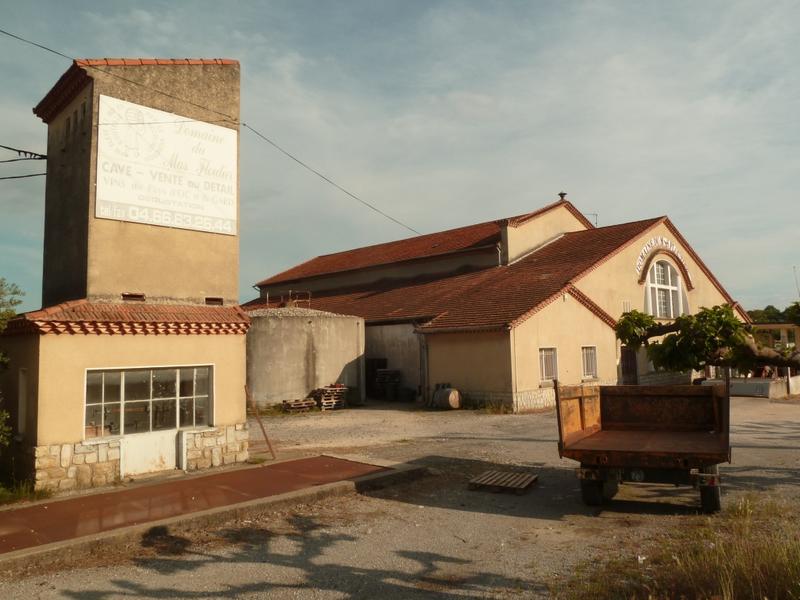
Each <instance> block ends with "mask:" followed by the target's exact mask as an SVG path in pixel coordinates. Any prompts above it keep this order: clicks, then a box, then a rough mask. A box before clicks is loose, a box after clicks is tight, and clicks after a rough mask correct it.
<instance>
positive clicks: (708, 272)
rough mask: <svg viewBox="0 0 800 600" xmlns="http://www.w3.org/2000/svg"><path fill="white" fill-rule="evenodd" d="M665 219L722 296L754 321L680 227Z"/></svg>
mask: <svg viewBox="0 0 800 600" xmlns="http://www.w3.org/2000/svg"><path fill="white" fill-rule="evenodd" d="M663 219H664V225H665V226H666V228H667V229H669V231H670V233H671V234H672V235H674V236H675V237H676V238H678V241H679V242H680V243H681V244H683V246H684V247H685V248H686V250H687V251H688V252H689V254H691V256H692V258H693V259H694V261H695V262H696V263H697V265H698V266H699V267H700V270H701V271H702V272H703V274H705V276H706V277H708V278H709V279H710V280H711V283H713V284H714V287H716V288H717V290H719V293H720V294H722V297H723V298H725V300H726V301H727V302H728V304H730V305H731V306H732V307H734V309H735V310H738V311H739V314H740V315H741V316H742V318H744V319H745V321H746V322H747V323H750V322H752V321H751V319H750V315H748V314H747V311H746V310H744V309H743V308H742V307H741V305H740V304H739V303H738V302H736V300H734V299H733V297H732V296H731V295H730V294H729V293H728V291H727V290H726V289H725V288H724V287H723V286H722V284H721V283H720V281H719V280H718V279H717V278H716V277H715V276H714V274H713V273H712V272H711V269H709V268H708V266H707V265H706V263H704V262H703V259H702V258H700V256H699V255H698V254H697V252H695V250H694V248H692V246H691V244H690V243H689V242H688V241H686V238H685V237H683V236H682V235H681V232H680V231H678V228H677V227H675V225H674V224H673V223H672V221H670V220H669V218H668V217H664V218H663Z"/></svg>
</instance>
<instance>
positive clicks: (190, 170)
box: [95, 95, 238, 235]
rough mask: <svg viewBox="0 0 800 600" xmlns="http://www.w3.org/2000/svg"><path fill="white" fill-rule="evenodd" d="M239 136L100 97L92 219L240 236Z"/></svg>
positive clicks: (231, 132)
mask: <svg viewBox="0 0 800 600" xmlns="http://www.w3.org/2000/svg"><path fill="white" fill-rule="evenodd" d="M237 136H238V132H237V131H236V130H233V129H229V128H227V127H221V126H220V125H212V124H211V123H205V122H202V121H196V120H193V119H189V118H187V117H182V116H180V115H176V114H172V113H168V112H164V111H161V110H156V109H154V108H149V107H147V106H141V105H138V104H134V103H132V102H126V101H124V100H119V99H118V98H112V97H110V96H103V95H101V96H100V107H99V116H98V134H97V192H96V202H95V216H96V217H98V218H101V219H114V220H117V221H129V222H133V223H145V224H147V225H159V226H163V227H177V228H180V229H192V230H195V231H208V232H212V233H221V234H226V235H236V232H237V228H236V219H237V210H236V208H237V207H236V192H237V179H238V156H237V148H238V143H237Z"/></svg>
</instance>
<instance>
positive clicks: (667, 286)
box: [645, 260, 685, 319]
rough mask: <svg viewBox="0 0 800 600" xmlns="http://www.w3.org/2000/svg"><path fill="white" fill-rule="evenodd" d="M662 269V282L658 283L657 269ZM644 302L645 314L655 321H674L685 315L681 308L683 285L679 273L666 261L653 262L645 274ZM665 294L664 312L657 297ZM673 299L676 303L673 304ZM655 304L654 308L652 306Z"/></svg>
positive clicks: (682, 307)
mask: <svg viewBox="0 0 800 600" xmlns="http://www.w3.org/2000/svg"><path fill="white" fill-rule="evenodd" d="M660 268H661V269H664V279H665V280H664V281H658V274H659V269H660ZM645 281H646V282H647V283H646V294H645V298H646V299H645V302H646V304H647V306H646V309H647V314H649V315H652V316H654V317H656V318H657V319H675V318H676V317H679V316H680V315H682V314H684V313H685V310H684V306H683V284H682V281H681V276H680V273H679V272H678V269H676V268H675V267H674V266H673V265H672V264H671V263H669V262H668V261H666V260H657V261H653V264H651V265H650V269H649V270H648V273H647V278H646V280H645ZM661 294H666V299H667V304H666V310H665V311H662V310H661V306H660V302H659V296H660V295H661ZM673 294H674V298H676V299H677V302H673ZM654 304H655V306H654Z"/></svg>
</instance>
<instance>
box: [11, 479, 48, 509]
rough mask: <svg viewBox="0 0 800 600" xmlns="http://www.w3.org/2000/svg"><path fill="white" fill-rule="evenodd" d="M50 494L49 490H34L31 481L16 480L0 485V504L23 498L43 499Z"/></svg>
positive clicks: (20, 500)
mask: <svg viewBox="0 0 800 600" xmlns="http://www.w3.org/2000/svg"><path fill="white" fill-rule="evenodd" d="M52 495H53V494H52V492H50V491H49V490H35V489H34V487H33V482H31V481H17V482H14V483H11V484H1V485H0V504H13V503H14V502H22V501H24V500H31V501H32V500H44V499H46V498H49V497H50V496H52Z"/></svg>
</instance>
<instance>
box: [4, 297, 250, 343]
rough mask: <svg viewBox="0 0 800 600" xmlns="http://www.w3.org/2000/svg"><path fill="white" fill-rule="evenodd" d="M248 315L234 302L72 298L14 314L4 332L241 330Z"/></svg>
mask: <svg viewBox="0 0 800 600" xmlns="http://www.w3.org/2000/svg"><path fill="white" fill-rule="evenodd" d="M249 324H250V319H249V317H248V316H247V314H246V313H245V312H244V311H243V310H242V309H241V308H240V307H238V306H196V305H192V306H190V305H175V304H144V303H142V304H138V303H137V304H107V303H100V302H90V301H88V300H72V301H70V302H64V303H62V304H57V305H55V306H51V307H49V308H44V309H41V310H36V311H32V312H28V313H23V314H21V315H18V316H17V317H15V318H14V319H12V320H11V321H9V323H8V327H7V328H6V330H5V332H4V333H3V334H4V335H15V334H25V333H40V334H49V333H53V334H61V333H70V334H97V335H100V334H107V335H115V334H120V335H124V334H134V335H135V334H144V335H209V334H244V333H246V332H247V328H248V327H249Z"/></svg>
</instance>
